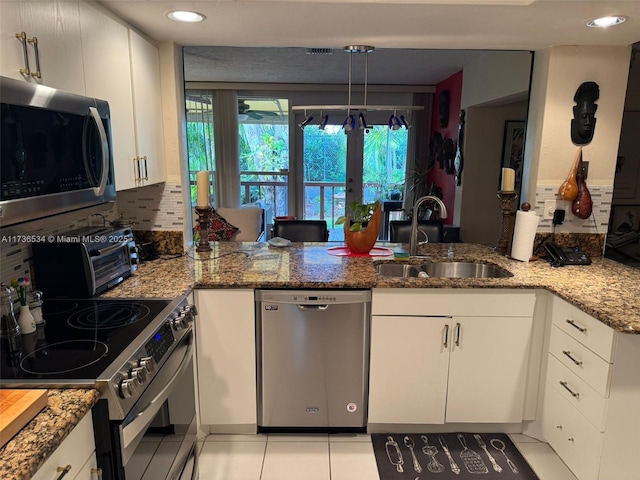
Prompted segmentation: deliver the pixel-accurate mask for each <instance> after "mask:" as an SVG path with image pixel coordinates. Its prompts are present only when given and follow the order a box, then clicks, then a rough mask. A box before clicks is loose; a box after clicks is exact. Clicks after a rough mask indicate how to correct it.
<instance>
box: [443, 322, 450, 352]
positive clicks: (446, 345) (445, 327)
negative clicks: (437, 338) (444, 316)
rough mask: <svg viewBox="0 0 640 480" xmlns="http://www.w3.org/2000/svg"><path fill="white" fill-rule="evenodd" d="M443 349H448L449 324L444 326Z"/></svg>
mask: <svg viewBox="0 0 640 480" xmlns="http://www.w3.org/2000/svg"><path fill="white" fill-rule="evenodd" d="M444 348H449V324H448V323H447V324H446V325H445V326H444Z"/></svg>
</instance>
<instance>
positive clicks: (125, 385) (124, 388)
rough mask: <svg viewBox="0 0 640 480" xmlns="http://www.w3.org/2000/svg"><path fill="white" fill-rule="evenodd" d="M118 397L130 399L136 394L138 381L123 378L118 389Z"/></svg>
mask: <svg viewBox="0 0 640 480" xmlns="http://www.w3.org/2000/svg"><path fill="white" fill-rule="evenodd" d="M118 389H119V390H120V391H119V392H118V393H119V394H120V397H122V398H130V397H133V396H134V395H137V394H138V390H139V388H138V380H137V379H135V378H125V379H124V380H122V381H121V382H120V385H119V388H118Z"/></svg>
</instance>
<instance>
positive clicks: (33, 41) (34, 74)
mask: <svg viewBox="0 0 640 480" xmlns="http://www.w3.org/2000/svg"><path fill="white" fill-rule="evenodd" d="M27 42H29V43H30V44H31V45H33V50H34V52H35V53H36V71H35V72H31V73H30V75H31V76H32V77H35V78H42V73H41V72H40V50H39V49H38V37H33V38H28V39H27Z"/></svg>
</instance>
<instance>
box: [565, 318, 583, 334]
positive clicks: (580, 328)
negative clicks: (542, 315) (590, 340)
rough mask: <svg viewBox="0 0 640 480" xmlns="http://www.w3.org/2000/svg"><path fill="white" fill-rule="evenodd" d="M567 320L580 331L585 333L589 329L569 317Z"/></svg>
mask: <svg viewBox="0 0 640 480" xmlns="http://www.w3.org/2000/svg"><path fill="white" fill-rule="evenodd" d="M566 322H567V323H568V324H569V325H571V326H572V327H573V328H577V329H578V330H579V331H580V332H582V333H585V332H586V331H587V329H586V328H584V327H581V326H580V325H576V322H574V321H573V320H569V319H567V320H566Z"/></svg>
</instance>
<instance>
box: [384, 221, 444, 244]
mask: <svg viewBox="0 0 640 480" xmlns="http://www.w3.org/2000/svg"><path fill="white" fill-rule="evenodd" d="M420 232H422V234H421V233H420ZM418 235H419V237H418V241H419V242H421V241H424V235H426V237H427V239H428V240H429V243H442V239H443V237H444V226H443V224H442V222H441V221H440V220H418ZM410 236H411V220H391V221H390V222H389V241H390V242H393V243H409V237H410Z"/></svg>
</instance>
